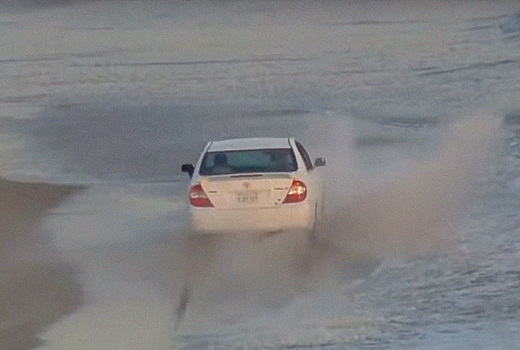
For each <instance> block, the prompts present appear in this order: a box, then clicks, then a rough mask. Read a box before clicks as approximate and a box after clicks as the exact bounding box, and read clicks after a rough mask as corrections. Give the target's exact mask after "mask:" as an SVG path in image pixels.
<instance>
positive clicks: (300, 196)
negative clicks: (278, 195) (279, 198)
mask: <svg viewBox="0 0 520 350" xmlns="http://www.w3.org/2000/svg"><path fill="white" fill-rule="evenodd" d="M305 198H307V186H305V184H304V183H303V181H301V180H296V179H295V180H293V182H292V185H291V188H290V189H289V192H288V193H287V197H285V200H284V201H283V202H284V203H298V202H303V201H304V200H305Z"/></svg>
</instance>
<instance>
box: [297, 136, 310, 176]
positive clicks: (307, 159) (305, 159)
mask: <svg viewBox="0 0 520 350" xmlns="http://www.w3.org/2000/svg"><path fill="white" fill-rule="evenodd" d="M296 148H298V151H299V152H300V154H301V156H302V158H303V162H304V163H305V167H306V168H307V171H309V170H312V169H313V168H314V167H313V166H312V160H311V157H309V154H308V153H307V151H306V150H305V148H304V147H303V145H302V144H301V143H299V142H298V141H296Z"/></svg>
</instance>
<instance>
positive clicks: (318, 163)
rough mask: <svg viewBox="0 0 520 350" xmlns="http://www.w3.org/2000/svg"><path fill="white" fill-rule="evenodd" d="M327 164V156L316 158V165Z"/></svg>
mask: <svg viewBox="0 0 520 350" xmlns="http://www.w3.org/2000/svg"><path fill="white" fill-rule="evenodd" d="M325 165H327V160H326V159H325V158H316V160H315V161H314V166H315V167H319V166H325Z"/></svg>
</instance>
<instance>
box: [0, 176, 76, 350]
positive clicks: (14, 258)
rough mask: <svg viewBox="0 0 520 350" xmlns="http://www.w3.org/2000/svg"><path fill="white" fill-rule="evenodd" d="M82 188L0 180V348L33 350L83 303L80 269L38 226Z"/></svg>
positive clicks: (1, 349) (0, 349)
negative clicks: (50, 329)
mask: <svg viewBox="0 0 520 350" xmlns="http://www.w3.org/2000/svg"><path fill="white" fill-rule="evenodd" d="M80 190H82V187H78V186H67V185H53V184H45V183H23V182H15V181H10V180H3V179H0V240H1V245H0V264H1V266H2V269H1V272H0V350H3V349H5V350H7V349H9V350H17V349H31V348H34V347H36V346H38V345H40V344H41V343H42V342H41V340H40V339H39V338H38V334H39V333H41V332H42V331H43V330H45V329H46V327H48V326H49V325H51V324H52V323H54V322H56V321H57V320H59V319H60V318H62V317H64V316H66V315H68V314H70V313H72V312H74V311H75V310H77V309H78V308H79V307H80V305H81V304H82V303H83V292H82V290H81V286H80V284H79V281H78V278H77V275H78V271H77V269H76V268H75V267H74V266H73V265H71V264H70V263H69V262H66V261H63V259H62V257H60V255H59V253H58V252H57V251H56V249H55V248H53V247H52V245H51V244H50V240H49V237H47V233H46V232H45V231H44V230H42V229H41V228H40V223H41V221H42V219H43V218H44V217H45V215H46V214H47V211H48V210H49V209H51V208H53V207H56V206H58V205H59V204H60V203H62V202H63V201H64V200H66V199H67V198H68V197H70V196H71V195H73V194H74V193H77V192H78V191H80Z"/></svg>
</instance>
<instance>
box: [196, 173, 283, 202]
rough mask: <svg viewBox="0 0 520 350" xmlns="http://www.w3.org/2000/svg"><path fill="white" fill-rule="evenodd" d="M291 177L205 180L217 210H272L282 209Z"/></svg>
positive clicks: (247, 176) (203, 185)
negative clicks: (273, 208)
mask: <svg viewBox="0 0 520 350" xmlns="http://www.w3.org/2000/svg"><path fill="white" fill-rule="evenodd" d="M292 180H293V178H292V176H291V175H289V174H240V175H237V174H235V175H222V176H212V177H206V178H203V179H202V181H201V185H202V187H203V188H204V191H205V192H206V194H207V196H208V197H209V199H210V201H211V203H213V206H214V207H215V209H251V208H272V207H277V206H279V205H281V204H282V203H283V201H284V199H285V197H286V195H287V192H288V191H289V188H290V187H291V184H292Z"/></svg>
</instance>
